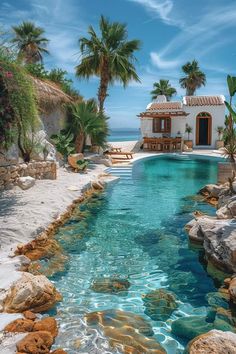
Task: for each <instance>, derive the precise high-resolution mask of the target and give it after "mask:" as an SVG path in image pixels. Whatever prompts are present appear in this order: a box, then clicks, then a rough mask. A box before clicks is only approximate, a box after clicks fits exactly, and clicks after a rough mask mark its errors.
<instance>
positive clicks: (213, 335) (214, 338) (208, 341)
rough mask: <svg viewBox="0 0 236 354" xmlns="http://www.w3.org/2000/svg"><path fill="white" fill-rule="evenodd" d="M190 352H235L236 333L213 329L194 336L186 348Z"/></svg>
mask: <svg viewBox="0 0 236 354" xmlns="http://www.w3.org/2000/svg"><path fill="white" fill-rule="evenodd" d="M186 353H188V354H223V353H227V354H235V353H236V334H235V333H232V332H222V331H218V330H212V331H210V332H208V333H205V334H202V335H200V336H198V337H196V338H194V339H193V340H192V341H191V342H190V343H189V344H188V348H187V350H186Z"/></svg>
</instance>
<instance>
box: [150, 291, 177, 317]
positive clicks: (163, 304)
mask: <svg viewBox="0 0 236 354" xmlns="http://www.w3.org/2000/svg"><path fill="white" fill-rule="evenodd" d="M143 302H144V306H145V314H146V315H147V316H149V317H150V318H151V319H152V320H154V321H166V320H167V319H168V318H169V317H170V316H171V314H172V312H173V311H175V310H176V309H177V307H178V306H177V303H176V300H175V296H174V295H173V293H171V292H169V291H167V290H165V289H157V290H154V291H151V292H150V293H148V294H146V295H145V296H144V297H143Z"/></svg>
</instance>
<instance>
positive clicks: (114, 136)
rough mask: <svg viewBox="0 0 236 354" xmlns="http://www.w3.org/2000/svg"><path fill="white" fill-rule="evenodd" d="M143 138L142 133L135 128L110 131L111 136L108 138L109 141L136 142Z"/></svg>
mask: <svg viewBox="0 0 236 354" xmlns="http://www.w3.org/2000/svg"><path fill="white" fill-rule="evenodd" d="M140 138H141V133H140V130H139V129H135V128H133V129H132V128H123V129H122V128H121V129H110V135H109V136H108V141H114V142H115V141H135V140H139V139H140Z"/></svg>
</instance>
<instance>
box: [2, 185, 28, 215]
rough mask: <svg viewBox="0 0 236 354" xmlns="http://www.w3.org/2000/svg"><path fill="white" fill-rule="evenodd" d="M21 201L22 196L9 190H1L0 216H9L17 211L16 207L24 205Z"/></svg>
mask: <svg viewBox="0 0 236 354" xmlns="http://www.w3.org/2000/svg"><path fill="white" fill-rule="evenodd" d="M23 204H24V203H22V202H20V196H17V195H16V194H13V193H9V191H3V192H0V217H7V216H9V215H12V213H14V212H15V207H16V206H18V207H20V206H23Z"/></svg>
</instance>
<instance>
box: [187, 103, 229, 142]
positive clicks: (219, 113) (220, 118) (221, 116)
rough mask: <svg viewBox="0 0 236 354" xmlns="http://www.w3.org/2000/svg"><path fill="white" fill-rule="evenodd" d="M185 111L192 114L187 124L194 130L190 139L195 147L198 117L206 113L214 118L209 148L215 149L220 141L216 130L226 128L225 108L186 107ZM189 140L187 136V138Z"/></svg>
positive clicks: (188, 117)
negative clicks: (220, 127) (219, 127)
mask: <svg viewBox="0 0 236 354" xmlns="http://www.w3.org/2000/svg"><path fill="white" fill-rule="evenodd" d="M185 111H186V112H187V113H190V114H189V115H188V116H187V124H188V125H189V126H190V127H192V128H193V132H192V134H191V135H190V139H191V140H193V146H194V147H199V145H196V117H197V115H198V114H199V113H202V112H206V113H209V114H210V115H211V117H212V134H211V145H207V146H208V147H209V148H214V149H215V146H216V140H218V134H217V132H216V128H217V127H218V126H224V121H225V106H224V105H222V106H201V107H185ZM185 137H186V139H187V135H186V136H185Z"/></svg>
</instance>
